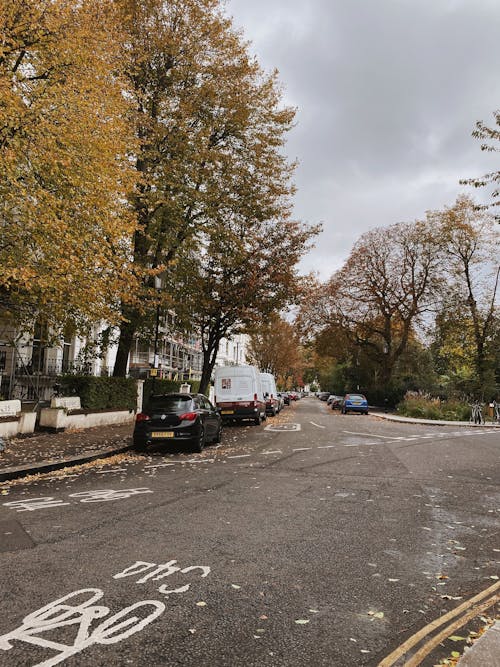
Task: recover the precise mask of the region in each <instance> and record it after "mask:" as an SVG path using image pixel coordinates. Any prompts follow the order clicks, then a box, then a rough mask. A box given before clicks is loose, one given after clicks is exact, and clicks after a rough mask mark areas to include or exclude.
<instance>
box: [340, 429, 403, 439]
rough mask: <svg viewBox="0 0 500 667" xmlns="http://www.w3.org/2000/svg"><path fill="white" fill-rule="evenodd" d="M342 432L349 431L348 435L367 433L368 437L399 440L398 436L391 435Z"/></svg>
mask: <svg viewBox="0 0 500 667" xmlns="http://www.w3.org/2000/svg"><path fill="white" fill-rule="evenodd" d="M342 433H349V435H365V436H366V435H367V436H369V437H370V438H384V440H385V439H387V440H401V438H400V437H394V436H391V435H376V434H375V433H358V432H357V431H342Z"/></svg>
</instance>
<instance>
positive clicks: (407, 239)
mask: <svg viewBox="0 0 500 667" xmlns="http://www.w3.org/2000/svg"><path fill="white" fill-rule="evenodd" d="M438 248H439V239H438V237H437V236H436V234H435V233H434V230H433V228H432V225H431V224H430V223H429V222H428V221H424V222H420V221H416V222H414V223H411V224H410V223H399V224H396V225H392V226H390V227H384V228H377V229H373V230H371V231H369V232H367V233H365V234H363V236H362V237H361V238H360V239H359V241H358V243H357V244H356V246H355V248H354V249H353V250H352V251H351V254H350V256H349V258H348V259H347V261H346V263H345V264H344V266H343V267H342V268H341V269H340V270H339V271H338V272H337V273H335V274H334V275H333V276H332V278H331V279H330V281H329V282H328V283H327V285H325V286H324V288H323V290H322V292H321V293H318V290H317V289H316V291H315V294H316V300H317V301H318V302H319V303H318V311H319V312H320V313H322V322H323V324H322V329H323V332H322V337H323V338H325V337H329V338H330V345H331V346H332V348H335V346H336V347H337V350H339V352H335V350H333V351H331V352H330V354H332V355H335V356H336V357H337V358H338V357H339V355H343V356H340V358H339V361H341V362H344V363H345V362H346V361H347V359H346V356H345V355H346V354H348V355H350V356H351V362H352V363H353V364H355V366H358V367H360V360H361V357H360V355H365V356H366V358H367V359H368V360H370V361H371V362H372V363H374V364H376V365H377V367H378V369H379V382H380V384H381V385H382V386H384V387H389V386H390V383H391V380H392V377H393V373H394V369H395V367H396V365H397V362H398V360H399V359H400V358H401V357H402V355H403V354H404V352H405V351H406V349H407V347H408V344H409V342H410V341H411V340H412V337H414V332H415V327H416V326H417V325H418V324H419V322H420V320H421V317H422V316H423V315H424V313H426V312H428V311H429V310H430V309H431V307H432V305H433V301H434V288H435V286H436V285H437V284H438V282H439V281H438V276H439V269H440V261H439V254H438ZM309 310H310V309H309ZM319 332H320V330H318V333H319ZM357 373H358V371H356V374H357ZM356 384H359V380H358V381H357V382H356Z"/></svg>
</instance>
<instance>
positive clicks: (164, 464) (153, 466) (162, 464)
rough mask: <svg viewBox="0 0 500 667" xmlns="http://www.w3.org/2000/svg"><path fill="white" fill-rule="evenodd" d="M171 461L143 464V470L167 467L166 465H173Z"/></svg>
mask: <svg viewBox="0 0 500 667" xmlns="http://www.w3.org/2000/svg"><path fill="white" fill-rule="evenodd" d="M173 465H174V464H173V463H156V464H155V465H150V466H144V470H151V469H155V468H167V467H168V466H173Z"/></svg>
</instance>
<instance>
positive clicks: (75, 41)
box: [0, 0, 135, 331]
mask: <svg viewBox="0 0 500 667" xmlns="http://www.w3.org/2000/svg"><path fill="white" fill-rule="evenodd" d="M0 34H1V41H0V228H1V234H0V312H1V314H2V315H3V317H4V318H5V317H8V316H10V317H12V318H15V321H16V324H17V325H20V326H22V325H23V324H24V325H26V326H29V325H31V324H32V323H33V320H34V319H35V318H38V319H39V320H41V321H43V322H45V323H46V324H48V325H50V326H51V327H53V328H55V329H57V328H62V327H64V326H66V327H71V328H73V329H76V330H79V331H81V330H83V329H85V328H86V326H87V325H88V324H89V323H90V322H92V321H95V320H99V319H101V318H106V319H108V320H110V321H114V320H116V317H117V308H116V306H117V303H118V300H119V298H120V296H121V295H122V294H123V293H124V292H125V291H128V290H129V289H130V284H131V282H132V276H131V273H130V270H129V262H128V252H129V243H128V241H129V239H130V236H131V234H132V232H133V229H134V220H133V217H132V216H131V215H130V212H129V211H128V209H127V206H126V193H127V191H129V190H130V189H131V188H132V187H133V183H134V182H135V171H134V170H133V169H132V168H131V165H130V162H129V159H128V151H129V150H133V148H134V134H133V131H132V129H131V127H130V124H129V120H128V113H129V110H130V106H129V102H128V100H127V97H126V95H124V90H125V84H124V81H123V80H122V79H120V77H118V76H117V64H118V63H117V52H118V51H119V45H120V43H121V42H122V38H121V35H120V32H119V30H118V28H117V23H116V16H115V13H114V5H113V2H112V1H111V0H109V1H108V0H102V2H99V3H94V2H92V1H91V0H82V1H81V2H73V1H71V0H19V1H18V2H12V3H9V2H3V3H2V6H1V8H0Z"/></svg>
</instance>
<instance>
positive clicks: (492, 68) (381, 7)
mask: <svg viewBox="0 0 500 667" xmlns="http://www.w3.org/2000/svg"><path fill="white" fill-rule="evenodd" d="M228 11H229V12H230V13H232V14H233V16H234V19H235V24H236V25H238V26H241V27H242V28H243V30H244V33H245V35H246V36H247V37H248V38H249V39H250V40H252V42H253V49H254V51H255V53H256V54H257V56H258V59H259V61H260V62H261V64H262V65H263V66H264V67H265V68H266V69H268V70H269V69H271V68H273V67H278V69H279V70H280V77H281V80H282V82H283V84H284V86H285V88H286V101H287V103H291V104H294V105H296V106H297V107H298V125H297V127H296V128H295V129H294V130H293V132H292V133H291V134H290V137H289V142H288V151H289V154H290V156H291V157H292V158H294V157H297V158H298V159H299V161H300V167H299V170H298V172H297V179H296V180H297V185H298V188H299V192H298V195H297V200H296V215H297V217H300V218H302V219H305V220H309V221H311V222H316V221H320V220H321V221H323V223H324V227H325V231H324V234H323V237H322V238H321V240H320V242H319V243H318V247H317V248H316V250H314V251H312V253H311V256H310V257H308V258H306V260H304V262H303V265H304V267H305V268H307V267H308V266H315V267H320V272H321V273H322V275H323V277H327V275H329V270H328V266H329V265H335V264H338V263H341V262H342V261H343V259H345V257H346V256H347V254H348V253H349V250H350V248H351V246H352V244H353V243H354V242H355V241H356V238H357V237H358V236H359V235H360V234H361V233H362V232H363V231H365V230H366V229H369V228H370V227H374V226H379V225H386V224H391V223H393V222H397V221H399V220H401V219H415V218H420V217H422V216H423V215H424V214H425V211H426V210H428V209H433V208H440V207H442V206H445V205H449V204H451V203H452V202H453V201H454V199H455V198H456V196H457V194H458V193H459V192H461V191H463V187H461V186H460V185H459V183H458V181H459V179H460V178H464V177H465V178H466V177H469V176H475V175H480V174H483V173H485V172H486V171H488V170H490V169H495V168H496V167H495V160H494V158H492V156H491V155H487V154H485V153H481V151H480V146H479V142H477V141H475V140H474V139H473V138H472V137H471V132H472V130H473V127H474V124H475V122H476V120H478V119H483V120H485V121H487V122H489V120H490V119H491V113H492V111H493V110H494V109H495V108H497V107H498V106H500V105H499V99H498V71H497V63H498V62H499V56H500V41H499V40H498V25H499V21H500V4H498V3H497V2H493V1H490V0H481V1H480V2H475V3H472V2H469V1H468V0H440V1H438V2H435V1H434V0H420V1H419V2H418V3H417V2H415V1H414V0H379V1H378V2H371V1H369V0H334V1H331V0H330V1H328V0H312V1H310V2H308V3H304V2H298V1H295V0H293V1H291V2H290V0H266V2H263V1H262V0H253V2H252V3H248V2H247V0H231V1H230V2H229V3H228ZM472 194H478V193H477V192H472ZM481 195H482V196H483V197H484V194H483V193H481Z"/></svg>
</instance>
